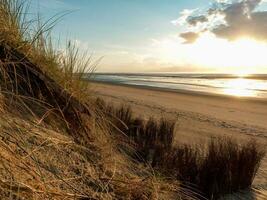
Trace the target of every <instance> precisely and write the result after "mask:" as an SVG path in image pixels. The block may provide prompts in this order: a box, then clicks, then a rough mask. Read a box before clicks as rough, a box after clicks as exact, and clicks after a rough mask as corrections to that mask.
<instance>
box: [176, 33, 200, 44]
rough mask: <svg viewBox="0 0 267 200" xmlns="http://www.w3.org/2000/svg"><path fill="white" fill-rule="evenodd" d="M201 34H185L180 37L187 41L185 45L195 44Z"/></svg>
mask: <svg viewBox="0 0 267 200" xmlns="http://www.w3.org/2000/svg"><path fill="white" fill-rule="evenodd" d="M198 36H199V34H198V33H195V32H185V33H181V34H180V37H181V38H183V39H184V40H185V42H184V43H185V44H189V43H193V42H195V41H196V39H197V38H198Z"/></svg>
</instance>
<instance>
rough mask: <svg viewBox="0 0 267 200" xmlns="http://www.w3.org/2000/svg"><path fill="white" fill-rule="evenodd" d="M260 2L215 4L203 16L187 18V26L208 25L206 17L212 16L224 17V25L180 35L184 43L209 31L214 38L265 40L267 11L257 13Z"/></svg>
mask: <svg viewBox="0 0 267 200" xmlns="http://www.w3.org/2000/svg"><path fill="white" fill-rule="evenodd" d="M261 1H262V0H243V1H238V2H237V1H235V2H232V3H216V4H214V5H213V6H212V7H211V8H209V9H208V10H207V12H206V14H204V15H198V16H189V17H188V18H187V25H190V26H196V25H198V24H201V23H209V20H208V17H209V16H211V15H214V14H220V15H223V16H225V17H224V21H225V23H222V24H217V25H215V26H212V27H211V28H209V30H200V31H199V32H185V33H182V34H180V36H181V37H182V38H184V39H185V41H186V42H185V43H192V42H194V41H195V40H196V39H197V37H198V35H199V33H200V32H204V31H210V32H212V33H214V34H215V35H216V36H218V37H221V38H226V39H229V40H234V39H236V38H237V37H240V36H248V37H252V38H255V39H259V40H267V11H257V10H256V8H257V7H258V6H259V4H260V3H261Z"/></svg>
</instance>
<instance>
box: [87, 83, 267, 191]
mask: <svg viewBox="0 0 267 200" xmlns="http://www.w3.org/2000/svg"><path fill="white" fill-rule="evenodd" d="M91 89H92V90H93V92H94V93H95V94H96V96H98V97H101V98H103V99H104V100H105V101H108V102H112V103H114V104H122V103H127V104H129V105H131V106H132V108H133V111H134V113H135V115H137V116H143V117H145V118H149V117H150V116H154V117H158V118H159V117H168V118H171V119H175V120H176V121H177V125H176V135H175V141H176V142H179V143H190V144H192V143H193V144H203V143H204V142H205V141H206V140H207V139H209V138H210V137H217V136H229V137H233V138H236V139H237V140H238V141H240V142H242V140H246V139H249V138H253V139H256V140H257V141H258V142H260V143H262V144H263V145H267V123H266V121H267V103H266V102H265V101H262V100H253V99H251V100H249V99H244V98H236V97H223V96H217V95H203V94H198V93H189V92H187V93H185V92H177V91H176V92H173V91H165V90H162V91H161V90H158V89H149V88H142V87H137V86H122V85H114V84H103V83H95V82H94V83H91ZM266 169H267V160H266V158H265V160H264V161H263V163H262V165H261V168H260V171H259V173H258V175H257V177H256V180H255V181H254V184H256V185H257V186H259V187H263V188H264V189H267V181H266V180H267V170H266Z"/></svg>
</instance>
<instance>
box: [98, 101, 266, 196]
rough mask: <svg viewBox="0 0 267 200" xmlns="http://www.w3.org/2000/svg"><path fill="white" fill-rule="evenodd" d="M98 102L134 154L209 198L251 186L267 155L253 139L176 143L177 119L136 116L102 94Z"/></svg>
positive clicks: (140, 159)
mask: <svg viewBox="0 0 267 200" xmlns="http://www.w3.org/2000/svg"><path fill="white" fill-rule="evenodd" d="M96 102H97V103H96V104H97V105H98V107H99V109H101V110H102V111H103V112H104V113H105V114H106V115H108V116H109V117H110V118H111V119H110V121H112V123H111V124H112V127H113V126H114V125H115V126H116V127H117V128H119V129H120V130H121V131H122V132H123V133H125V134H126V135H127V136H128V138H129V140H130V142H133V145H134V146H135V148H136V150H137V155H135V154H134V155H133V156H134V158H136V157H137V158H138V160H139V161H141V162H144V163H145V164H150V165H151V166H152V167H153V168H154V169H155V170H157V171H159V172H161V173H162V174H164V175H166V176H168V177H173V178H175V179H176V180H179V181H180V182H181V183H182V184H183V185H184V187H186V188H190V189H191V190H193V188H195V190H196V191H198V192H199V193H200V194H202V195H203V196H205V197H206V198H208V199H218V198H219V197H221V196H223V195H225V194H228V193H234V192H238V191H240V190H245V189H248V188H250V187H251V185H252V182H253V180H254V178H255V175H256V172H257V170H258V168H259V165H260V162H261V160H262V159H263V157H264V155H265V151H264V149H263V148H261V147H260V146H258V144H257V143H256V142H255V141H253V140H252V141H248V142H247V143H243V144H238V143H237V141H235V140H234V139H230V138H215V139H214V138H213V139H211V140H210V142H209V144H208V145H207V146H205V145H203V146H202V147H197V146H190V145H174V144H173V143H174V142H173V140H174V130H175V122H174V121H172V120H169V119H160V120H156V119H153V118H150V119H149V120H148V121H146V120H144V119H142V118H140V117H135V116H134V115H133V112H132V110H131V108H130V107H129V106H125V105H121V106H118V107H115V106H113V105H112V104H106V103H105V102H104V101H103V100H101V99H99V98H98V99H97V100H96ZM114 131H116V129H115V130H114Z"/></svg>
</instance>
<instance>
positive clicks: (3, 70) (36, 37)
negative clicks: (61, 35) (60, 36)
mask: <svg viewBox="0 0 267 200" xmlns="http://www.w3.org/2000/svg"><path fill="white" fill-rule="evenodd" d="M27 13H28V12H27V5H26V4H25V2H24V1H20V0H14V1H9V0H0V138H1V140H0V196H1V199H92V200H93V199H129V200H130V199H166V198H167V199H171V198H183V199H193V198H192V197H191V196H190V195H188V193H185V192H183V191H182V190H181V189H180V187H179V183H178V182H175V181H172V182H170V181H166V180H163V179H159V178H157V177H155V176H154V175H153V171H152V170H150V169H145V168H144V167H139V166H138V165H137V164H136V163H134V162H133V161H131V160H129V159H128V157H127V156H126V155H125V154H122V153H120V152H119V151H117V150H116V148H115V146H116V145H117V144H118V141H116V140H115V139H114V138H113V136H112V135H110V134H108V130H107V129H106V123H105V121H104V119H101V118H99V117H97V113H96V112H95V109H94V103H93V102H92V101H91V99H90V96H89V95H87V94H86V93H89V91H88V84H86V83H85V82H83V81H81V80H80V76H82V72H84V70H85V69H87V67H88V65H90V66H91V69H92V68H94V65H95V63H92V62H91V58H90V57H89V58H88V59H85V57H84V56H80V54H79V52H78V50H77V49H76V48H75V47H74V46H73V45H71V43H68V44H67V47H66V50H65V51H64V52H58V51H56V50H55V49H54V47H53V45H52V44H53V42H52V39H51V35H50V33H51V29H52V27H53V26H54V24H55V21H56V20H55V19H53V18H51V19H50V20H49V21H48V22H45V23H41V21H40V20H39V18H38V17H37V20H34V19H29V16H28V15H27ZM85 91H86V93H85ZM84 94H86V95H84Z"/></svg>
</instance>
